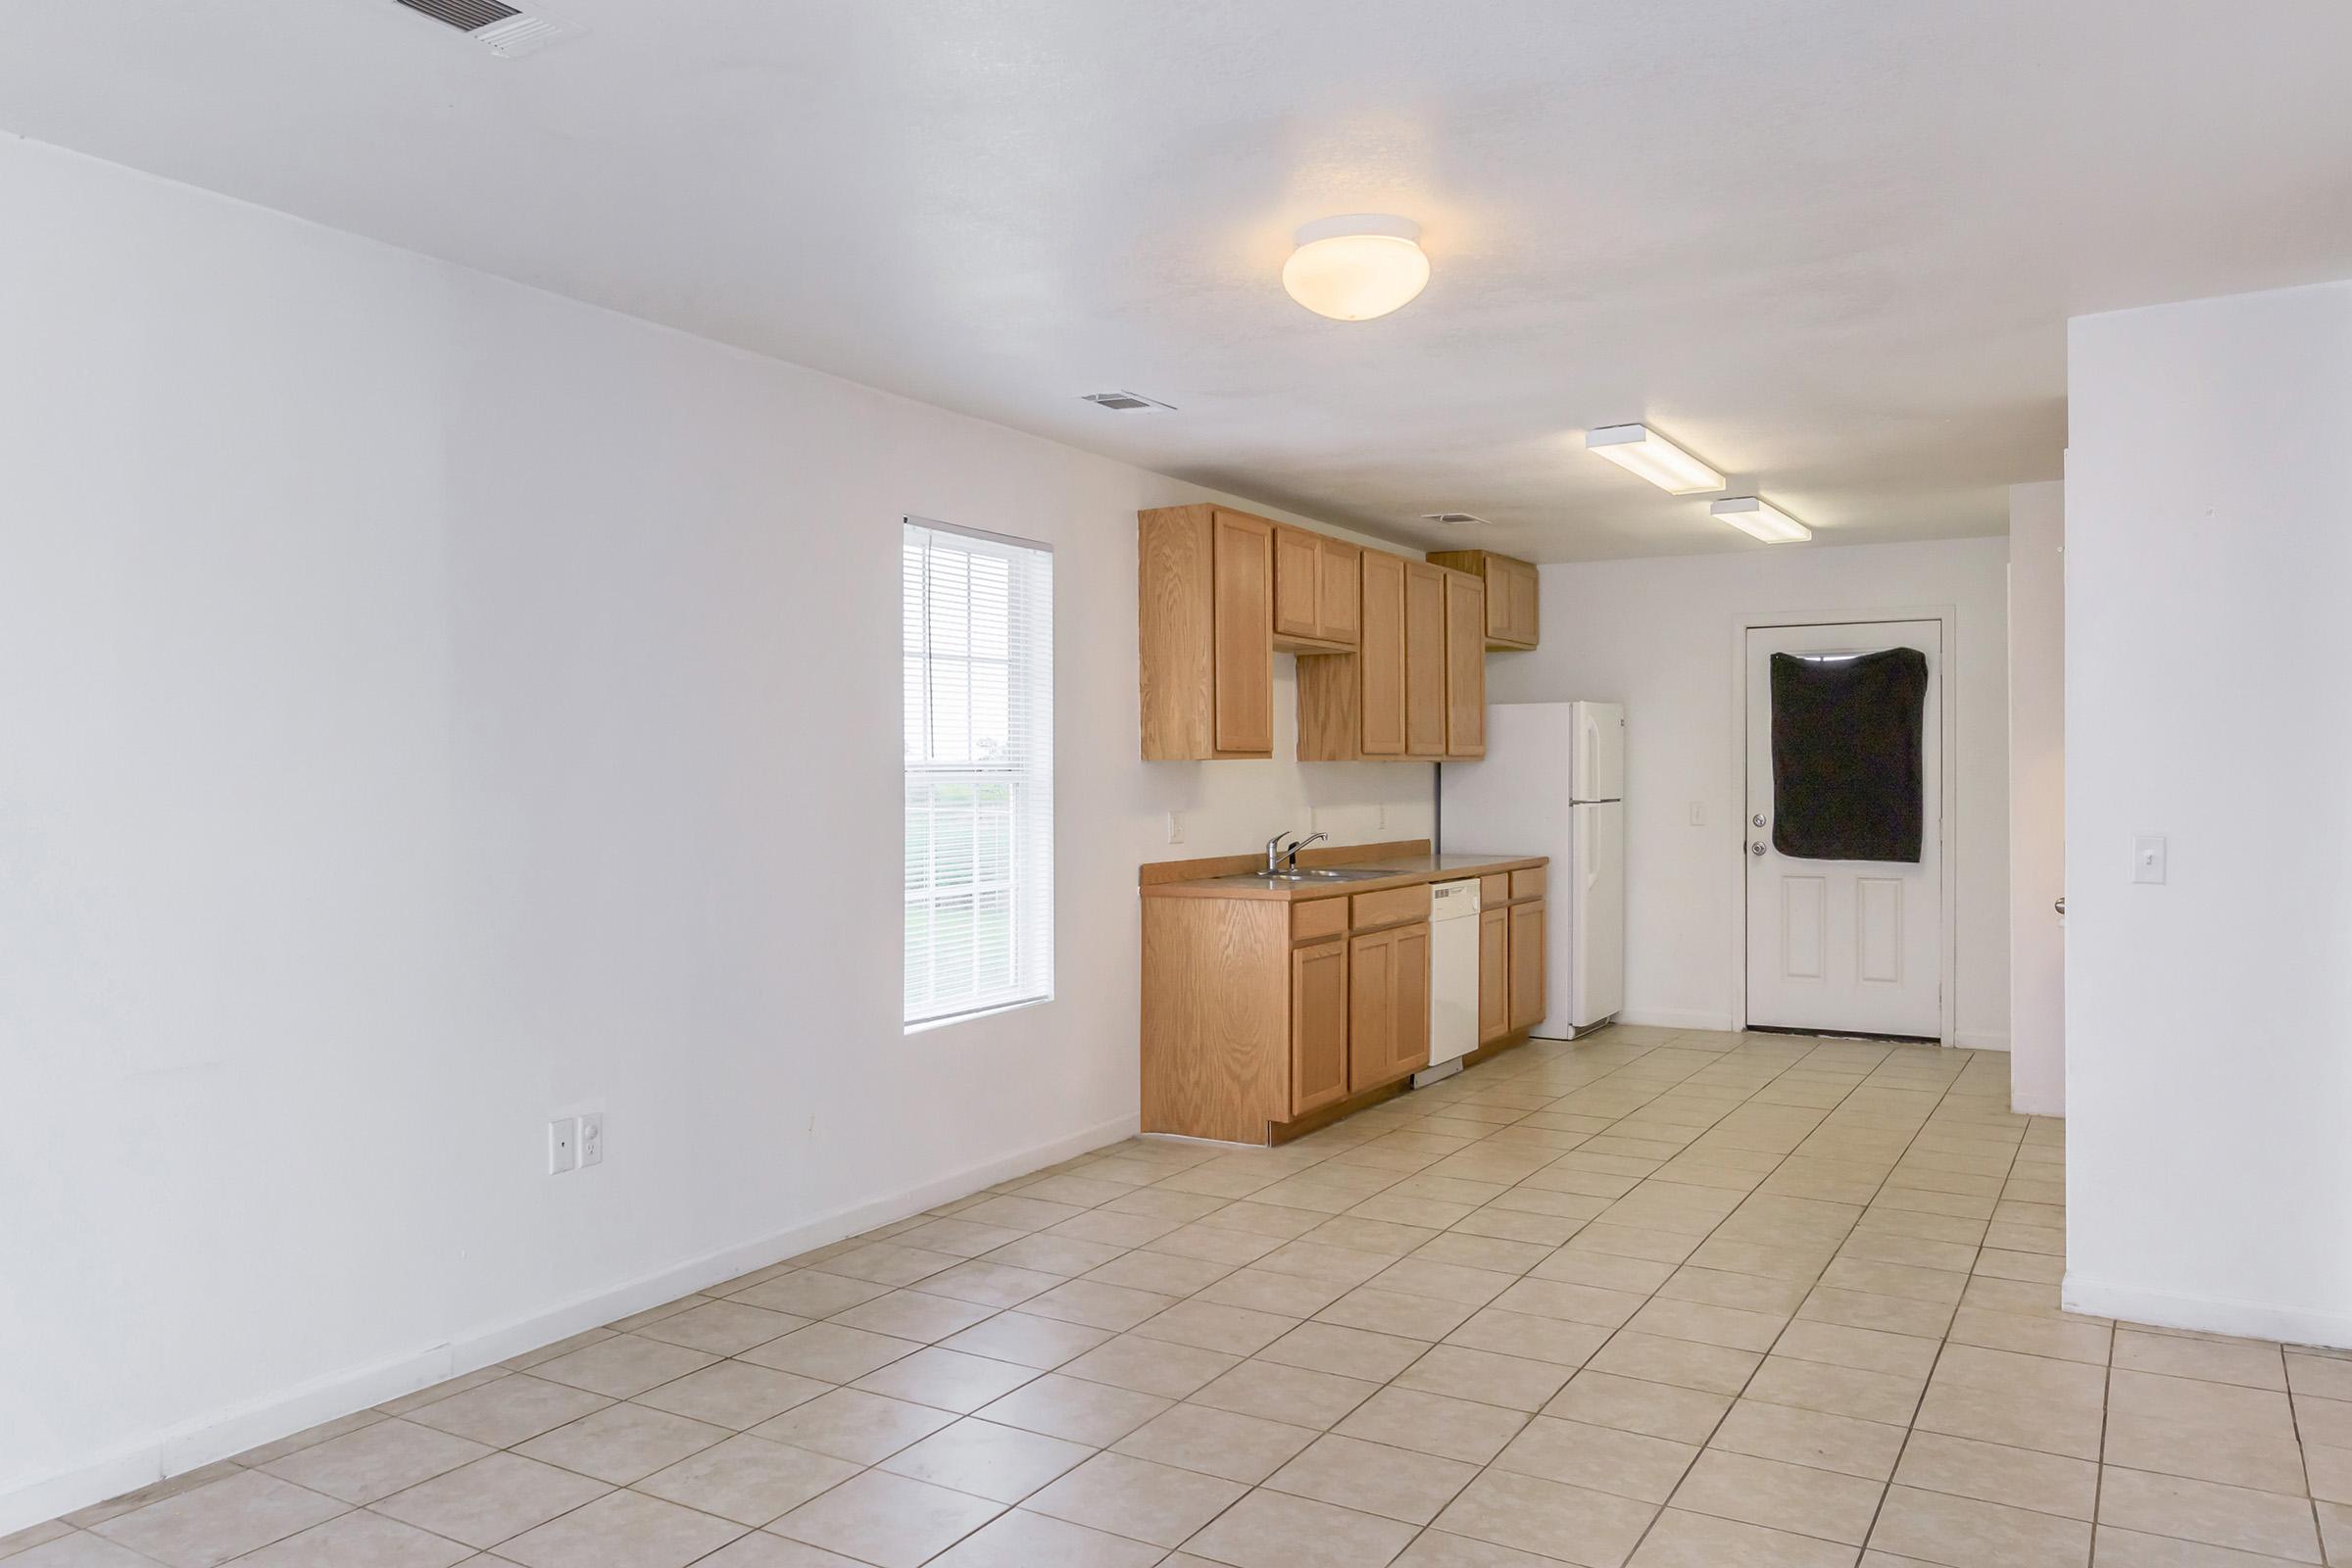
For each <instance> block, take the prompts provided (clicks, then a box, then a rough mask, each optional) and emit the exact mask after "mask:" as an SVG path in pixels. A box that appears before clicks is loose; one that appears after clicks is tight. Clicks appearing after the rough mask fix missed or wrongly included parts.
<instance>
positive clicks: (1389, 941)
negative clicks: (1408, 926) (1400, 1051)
mask: <svg viewBox="0 0 2352 1568" xmlns="http://www.w3.org/2000/svg"><path fill="white" fill-rule="evenodd" d="M1396 1054H1397V933H1396V932H1394V931H1376V932H1374V933H1373V934H1372V935H1370V936H1368V937H1353V938H1350V939H1349V940H1348V1093H1349V1094H1361V1093H1362V1092H1363V1091H1364V1090H1367V1089H1370V1088H1372V1087H1373V1086H1374V1085H1375V1084H1380V1083H1384V1082H1386V1081H1387V1080H1386V1079H1385V1078H1384V1077H1383V1076H1382V1075H1383V1074H1384V1073H1385V1072H1386V1071H1387V1070H1388V1064H1389V1061H1390V1059H1391V1058H1392V1057H1394V1056H1395V1055H1396Z"/></svg>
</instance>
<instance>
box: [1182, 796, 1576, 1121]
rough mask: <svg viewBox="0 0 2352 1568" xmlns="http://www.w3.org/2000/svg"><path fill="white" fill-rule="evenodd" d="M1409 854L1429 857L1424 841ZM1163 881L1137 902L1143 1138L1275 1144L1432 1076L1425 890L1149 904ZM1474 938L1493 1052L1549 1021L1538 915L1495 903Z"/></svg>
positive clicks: (1471, 870) (1539, 906) (1412, 885)
mask: <svg viewBox="0 0 2352 1568" xmlns="http://www.w3.org/2000/svg"><path fill="white" fill-rule="evenodd" d="M1400 848H1409V849H1410V850H1411V852H1412V853H1414V854H1427V853H1428V846H1427V844H1426V843H1425V842H1421V843H1416V844H1414V845H1412V846H1408V847H1400ZM1253 859H1254V857H1233V858H1217V859H1215V860H1211V861H1206V862H1181V863H1185V864H1203V865H1206V866H1209V867H1213V869H1212V870H1210V871H1208V872H1207V873H1206V878H1208V879H1214V878H1223V877H1226V876H1229V875H1231V874H1232V873H1233V871H1234V869H1235V865H1234V861H1236V860H1239V861H1241V862H1242V863H1245V864H1247V863H1249V862H1250V860H1253ZM1309 863H1312V862H1311V861H1310V862H1309ZM1335 863H1336V862H1335ZM1145 869H1146V871H1147V873H1149V872H1151V871H1152V870H1154V869H1156V868H1155V867H1149V866H1148V867H1146V868H1145ZM1479 870H1480V868H1479V867H1476V866H1471V867H1448V868H1447V870H1446V872H1445V873H1438V872H1434V871H1433V872H1431V873H1430V874H1429V875H1430V879H1431V880H1435V879H1436V878H1437V877H1438V876H1439V875H1441V874H1443V875H1444V876H1445V877H1446V880H1452V879H1453V878H1454V877H1456V876H1461V875H1473V876H1474V875H1477V874H1478V873H1479ZM1489 877H1490V878H1491V880H1492V881H1493V882H1494V883H1496V884H1505V883H1506V873H1501V872H1490V873H1489ZM1185 880H1186V881H1187V882H1188V884H1190V885H1198V884H1197V883H1191V879H1189V878H1188V879H1185ZM1153 885H1154V884H1152V883H1151V882H1150V881H1149V879H1147V882H1146V897H1145V898H1144V900H1143V927H1144V931H1143V936H1144V941H1143V1009H1142V1013H1143V1016H1142V1020H1141V1022H1142V1037H1143V1039H1142V1045H1143V1085H1142V1090H1143V1092H1142V1120H1143V1130H1144V1131H1145V1132H1147V1133H1176V1134H1180V1135H1182V1136H1184V1137H1188V1138H1209V1139H1217V1140H1221V1141H1227V1142H1233V1143H1244V1144H1260V1145H1262V1144H1267V1143H1272V1142H1280V1141H1281V1140H1282V1139H1284V1138H1286V1137H1290V1136H1296V1135H1297V1134H1299V1133H1303V1132H1306V1131H1309V1130H1311V1129H1312V1128H1313V1127H1315V1126H1317V1125H1320V1124H1321V1122H1323V1121H1325V1120H1328V1119H1329V1118H1331V1117H1334V1116H1338V1115H1341V1114H1344V1113H1346V1112H1348V1111H1350V1110H1354V1109H1357V1108H1360V1107H1361V1106H1362V1105H1364V1104H1367V1103H1370V1102H1371V1101H1374V1100H1377V1099H1380V1098H1382V1097H1383V1096H1384V1095H1386V1094H1392V1093H1395V1092H1396V1091H1397V1085H1398V1083H1399V1080H1402V1079H1405V1078H1408V1077H1410V1076H1411V1075H1412V1074H1413V1073H1415V1072H1417V1071H1419V1070H1420V1069H1421V1068H1423V1067H1426V1066H1427V1065H1429V999H1430V972H1429V964H1430V948H1431V940H1430V925H1429V910H1430V887H1429V881H1425V880H1419V879H1416V880H1413V881H1406V882H1399V883H1397V884H1396V885H1394V886H1388V887H1374V888H1370V889H1367V890H1363V891H1356V892H1345V893H1343V892H1340V891H1337V890H1336V889H1335V890H1332V891H1329V892H1326V891H1325V890H1324V889H1321V888H1318V889H1315V890H1314V894H1315V896H1311V897H1300V898H1296V899H1282V898H1266V897H1263V896H1257V895H1250V896H1237V897H1233V898H1224V897H1214V896H1211V897H1200V896H1172V897H1154V896H1152V895H1151V891H1150V890H1151V888H1152V886H1153ZM1487 885H1488V883H1487V881H1484V880H1482V882H1481V884H1480V886H1481V889H1482V896H1483V892H1484V889H1485V888H1486V886H1487ZM1478 934H1479V947H1478V973H1479V987H1478V990H1479V996H1478V1043H1479V1046H1480V1048H1481V1049H1482V1050H1485V1049H1487V1048H1497V1049H1499V1048H1503V1047H1507V1046H1508V1045H1510V1044H1513V1043H1515V1042H1516V1041H1517V1040H1519V1039H1522V1038H1524V1037H1525V1034H1526V1026H1527V1025H1528V1024H1530V1023H1533V1022H1535V1021H1536V1020H1538V1019H1540V1018H1541V1017H1542V1016H1543V1015H1544V905H1543V903H1542V901H1541V900H1540V899H1537V898H1525V899H1522V900H1521V901H1520V902H1518V903H1516V904H1506V903H1504V902H1502V901H1501V900H1500V899H1497V901H1496V902H1495V904H1494V905H1493V906H1492V907H1488V908H1486V909H1484V910H1483V911H1482V912H1481V914H1480V916H1479V932H1478Z"/></svg>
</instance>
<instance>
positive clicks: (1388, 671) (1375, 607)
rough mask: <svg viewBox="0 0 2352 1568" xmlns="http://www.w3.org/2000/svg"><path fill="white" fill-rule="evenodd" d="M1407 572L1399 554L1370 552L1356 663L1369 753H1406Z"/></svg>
mask: <svg viewBox="0 0 2352 1568" xmlns="http://www.w3.org/2000/svg"><path fill="white" fill-rule="evenodd" d="M1404 571H1405V563H1404V561H1403V560H1402V559H1401V558H1399V557H1397V556H1391V555H1386V554H1383V553H1382V552H1380V551H1377V550H1367V551H1365V552H1364V555H1363V572H1362V575H1363V590H1364V591H1363V624H1362V627H1361V629H1360V631H1359V633H1358V636H1359V639H1360V640H1359V642H1358V644H1357V646H1356V653H1355V662H1356V699H1357V701H1358V703H1359V704H1360V705H1361V707H1362V715H1363V716H1362V724H1363V728H1362V740H1363V754H1364V755H1365V756H1366V757H1402V756H1403V755H1404V663H1405V629H1404V580H1405V579H1404Z"/></svg>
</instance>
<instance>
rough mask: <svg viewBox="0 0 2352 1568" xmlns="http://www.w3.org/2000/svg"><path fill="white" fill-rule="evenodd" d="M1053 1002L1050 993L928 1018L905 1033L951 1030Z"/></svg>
mask: <svg viewBox="0 0 2352 1568" xmlns="http://www.w3.org/2000/svg"><path fill="white" fill-rule="evenodd" d="M1053 1000H1054V993H1052V992H1051V991H1049V992H1047V993H1046V994H1045V995H1044V996H1042V997H1023V998H1022V999H1021V1000H1020V1001H1018V1002H1007V1003H1005V1004H1003V1005H1000V1006H995V1007H981V1008H979V1009H977V1010H976V1011H972V1012H956V1013H951V1014H949V1015H948V1016H947V1017H945V1018H926V1019H924V1020H923V1021H922V1022H921V1023H910V1024H907V1026H906V1028H905V1030H904V1033H907V1034H910V1035H927V1034H929V1033H931V1031H933V1030H934V1029H949V1028H953V1027H955V1026H956V1024H959V1023H976V1022H978V1021H979V1020H980V1019H982V1018H999V1017H1003V1016H1004V1015H1005V1013H1008V1012H1018V1011H1020V1010H1021V1009H1022V1008H1023V1007H1042V1006H1044V1005H1046V1004H1047V1003H1049V1002H1052V1001H1053Z"/></svg>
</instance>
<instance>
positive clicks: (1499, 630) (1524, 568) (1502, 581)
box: [1487, 560, 1542, 648]
mask: <svg viewBox="0 0 2352 1568" xmlns="http://www.w3.org/2000/svg"><path fill="white" fill-rule="evenodd" d="M1540 580H1541V579H1540V578H1538V576H1537V574H1536V568H1535V567H1533V566H1531V565H1529V564H1527V563H1526V562H1524V561H1508V560H1503V561H1496V562H1495V564H1494V567H1493V570H1492V572H1491V574H1490V575H1489V577H1488V579H1487V593H1488V596H1489V599H1490V601H1491V603H1490V606H1489V609H1488V620H1487V626H1488V630H1489V631H1490V632H1491V633H1493V635H1494V636H1495V639H1496V640H1497V641H1501V642H1510V643H1516V644H1518V645H1519V646H1520V647H1522V648H1533V647H1535V646H1536V643H1537V641H1538V635H1537V634H1538V633H1539V632H1540V631H1541V630H1542V626H1541V624H1540V621H1539V617H1538V613H1537V610H1536V603H1537V598H1536V589H1537V586H1538V584H1539V582H1540Z"/></svg>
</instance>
